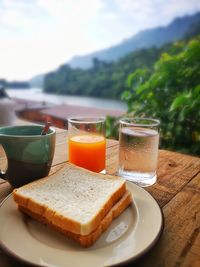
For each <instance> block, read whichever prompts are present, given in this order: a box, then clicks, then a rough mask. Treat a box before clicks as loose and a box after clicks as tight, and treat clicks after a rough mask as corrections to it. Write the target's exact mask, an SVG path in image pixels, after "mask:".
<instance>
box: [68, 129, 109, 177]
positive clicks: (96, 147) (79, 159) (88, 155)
mask: <svg viewBox="0 0 200 267" xmlns="http://www.w3.org/2000/svg"><path fill="white" fill-rule="evenodd" d="M105 161H106V140H105V138H104V137H103V136H101V135H95V134H84V135H76V136H73V137H71V138H69V162H71V163H74V164H75V165H78V166H80V167H83V168H86V169H88V170H91V171H94V172H101V171H103V170H105Z"/></svg>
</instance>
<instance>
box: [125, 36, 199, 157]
mask: <svg viewBox="0 0 200 267" xmlns="http://www.w3.org/2000/svg"><path fill="white" fill-rule="evenodd" d="M127 86H128V89H127V90H126V91H125V92H124V93H123V95H122V99H123V100H125V101H126V102H127V105H128V112H132V114H133V115H134V116H144V117H154V118H158V119H160V120H161V142H162V143H161V147H162V148H167V149H172V150H178V151H181V152H187V153H192V154H200V36H197V37H196V38H193V39H192V40H189V41H187V42H183V41H182V42H179V43H175V44H174V45H172V47H171V53H170V51H169V52H165V53H163V54H162V55H161V57H160V59H159V60H158V61H157V62H156V63H155V65H154V68H153V69H149V68H145V69H137V70H136V71H135V72H133V73H132V74H130V75H129V76H128V79H127Z"/></svg>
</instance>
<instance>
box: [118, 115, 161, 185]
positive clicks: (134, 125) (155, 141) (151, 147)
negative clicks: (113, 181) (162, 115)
mask: <svg viewBox="0 0 200 267" xmlns="http://www.w3.org/2000/svg"><path fill="white" fill-rule="evenodd" d="M159 125H160V121H159V120H156V119H150V118H122V119H121V120H120V129H119V169H118V174H119V176H122V177H124V178H125V179H127V180H129V181H131V182H134V183H136V184H137V185H139V186H142V187H145V186H149V185H152V184H154V183H155V182H156V179H157V175H156V169H157V160H158V145H159Z"/></svg>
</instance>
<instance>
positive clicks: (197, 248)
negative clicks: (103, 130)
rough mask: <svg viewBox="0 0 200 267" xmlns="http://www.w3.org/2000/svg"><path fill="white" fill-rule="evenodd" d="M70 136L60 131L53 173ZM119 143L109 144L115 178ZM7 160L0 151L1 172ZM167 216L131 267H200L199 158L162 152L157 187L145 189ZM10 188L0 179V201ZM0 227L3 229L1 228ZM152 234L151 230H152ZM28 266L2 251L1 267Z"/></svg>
mask: <svg viewBox="0 0 200 267" xmlns="http://www.w3.org/2000/svg"><path fill="white" fill-rule="evenodd" d="M66 139H67V132H66V131H64V130H58V131H57V136H56V151H55V157H54V161H53V167H52V169H51V172H55V171H57V170H58V169H59V168H61V167H62V166H63V164H65V162H66V161H67V158H68V155H67V145H66ZM117 154H118V142H117V141H115V140H107V172H108V173H109V174H116V170H117ZM5 166H6V158H5V154H4V152H3V150H2V149H1V147H0V168H5ZM146 190H147V191H148V192H149V193H150V194H151V195H152V196H153V197H154V198H155V199H156V200H157V202H158V204H159V205H160V207H161V209H162V211H163V214H164V220H165V224H164V231H163V234H162V236H161V238H160V240H159V241H158V243H157V244H156V245H155V247H154V248H153V249H152V250H151V251H150V252H149V253H148V254H146V255H145V256H144V257H143V258H141V259H139V260H138V261H137V262H135V263H134V264H129V266H138V267H143V266H148V267H156V266H159V267H165V266H166V267H172V266H173V267H178V266H184V267H189V266H190V267H199V266H200V234H199V232H200V231H199V230H200V158H198V157H193V156H188V155H183V154H180V153H175V152H170V151H164V150H160V151H159V164H158V179H157V183H156V184H155V185H153V186H151V187H148V188H147V189H146ZM10 192H11V188H10V186H9V184H8V183H7V182H5V181H3V180H1V179H0V201H1V200H3V199H4V198H5V197H6V196H7V195H8V194H9V193H10ZM0 227H1V226H0ZM149 230H150V229H149ZM11 266H25V265H24V264H21V263H19V262H17V261H15V260H14V259H11V258H10V257H9V256H7V255H6V254H5V253H4V252H3V251H2V250H1V249H0V267H11Z"/></svg>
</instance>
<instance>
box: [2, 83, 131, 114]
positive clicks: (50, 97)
mask: <svg viewBox="0 0 200 267" xmlns="http://www.w3.org/2000/svg"><path fill="white" fill-rule="evenodd" d="M6 91H7V93H8V95H9V96H10V97H15V98H20V99H27V100H35V101H45V102H47V103H52V104H57V105H61V104H69V105H76V106H87V107H96V108H104V109H115V110H122V111H126V110H127V106H126V103H124V102H122V101H118V100H111V99H101V98H96V97H85V96H71V95H56V94H46V93H44V92H43V91H42V89H40V88H31V89H7V90H6Z"/></svg>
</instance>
